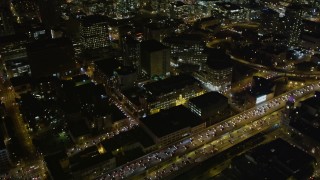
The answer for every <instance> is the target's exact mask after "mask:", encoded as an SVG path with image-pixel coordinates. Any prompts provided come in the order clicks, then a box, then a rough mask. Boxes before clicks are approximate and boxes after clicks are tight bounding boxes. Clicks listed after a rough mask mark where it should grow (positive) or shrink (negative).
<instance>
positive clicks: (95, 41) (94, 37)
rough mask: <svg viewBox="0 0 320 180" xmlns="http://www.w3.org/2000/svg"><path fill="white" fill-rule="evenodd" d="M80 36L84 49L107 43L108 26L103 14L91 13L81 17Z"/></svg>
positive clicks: (95, 47)
mask: <svg viewBox="0 0 320 180" xmlns="http://www.w3.org/2000/svg"><path fill="white" fill-rule="evenodd" d="M80 36H81V37H80V38H81V42H82V45H83V46H84V49H97V48H102V47H106V46H107V45H108V27H107V22H106V19H105V18H104V17H103V16H99V15H92V16H87V17H85V18H83V19H82V21H81V23H80Z"/></svg>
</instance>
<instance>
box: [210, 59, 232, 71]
mask: <svg viewBox="0 0 320 180" xmlns="http://www.w3.org/2000/svg"><path fill="white" fill-rule="evenodd" d="M207 65H208V66H209V67H210V68H211V69H214V70H223V69H227V68H231V67H232V63H231V60H230V58H229V59H224V60H214V59H211V58H210V59H207Z"/></svg>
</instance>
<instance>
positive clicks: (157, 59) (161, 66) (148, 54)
mask: <svg viewBox="0 0 320 180" xmlns="http://www.w3.org/2000/svg"><path fill="white" fill-rule="evenodd" d="M140 59H141V60H140V62H141V69H142V72H143V73H145V74H147V75H148V76H149V77H153V76H167V75H169V74H170V49H169V48H168V47H166V46H164V45H163V44H161V43H160V42H158V41H156V40H147V41H143V42H141V45H140Z"/></svg>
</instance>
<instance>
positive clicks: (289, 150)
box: [251, 139, 315, 172]
mask: <svg viewBox="0 0 320 180" xmlns="http://www.w3.org/2000/svg"><path fill="white" fill-rule="evenodd" d="M251 156H252V157H253V158H254V159H257V161H260V162H270V159H273V161H271V162H273V163H271V164H276V163H277V165H278V166H279V165H281V167H279V168H283V166H284V167H286V168H289V169H290V170H291V171H292V172H295V171H298V170H299V169H301V168H303V166H305V165H306V164H308V163H310V162H311V161H314V160H315V159H314V158H313V157H312V156H311V155H309V154H307V153H305V152H303V151H302V150H300V149H298V148H295V147H293V146H292V145H291V144H289V143H288V142H286V141H284V140H282V139H276V140H274V141H272V142H270V143H267V144H265V145H262V146H259V147H257V148H255V149H254V150H253V151H252V153H251ZM278 163H279V164H278Z"/></svg>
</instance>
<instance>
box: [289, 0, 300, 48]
mask: <svg viewBox="0 0 320 180" xmlns="http://www.w3.org/2000/svg"><path fill="white" fill-rule="evenodd" d="M302 15H303V8H302V7H301V6H299V5H297V4H292V5H291V6H289V7H287V9H286V15H285V16H286V22H285V23H286V24H285V30H286V32H287V33H288V36H289V37H288V38H289V39H288V44H289V45H296V44H297V43H298V42H299V39H300V34H301V31H302Z"/></svg>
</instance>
